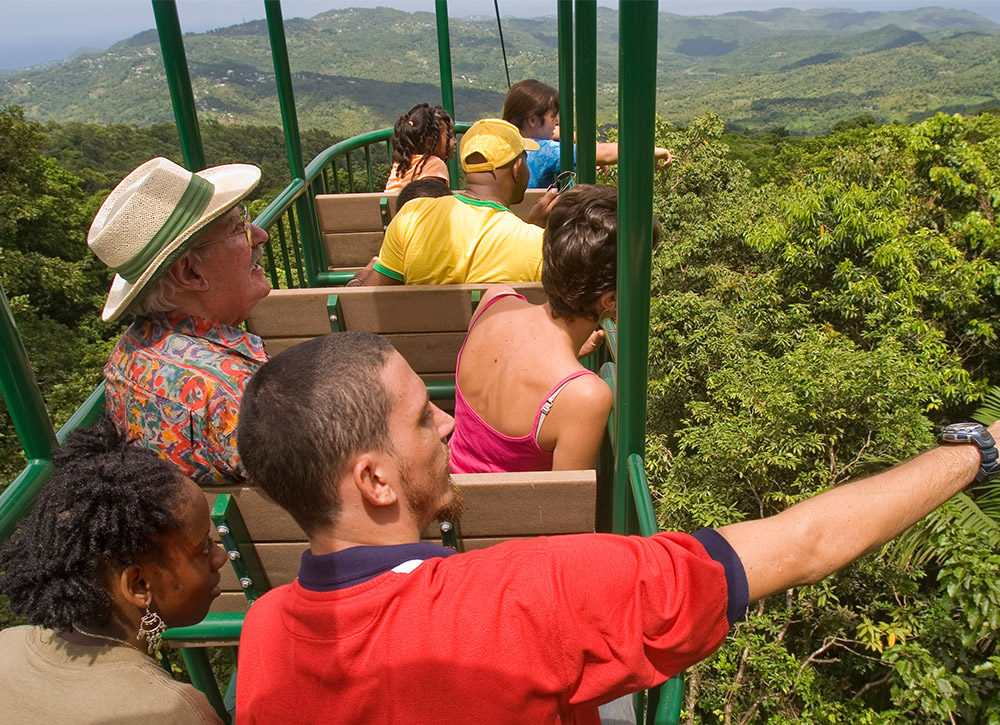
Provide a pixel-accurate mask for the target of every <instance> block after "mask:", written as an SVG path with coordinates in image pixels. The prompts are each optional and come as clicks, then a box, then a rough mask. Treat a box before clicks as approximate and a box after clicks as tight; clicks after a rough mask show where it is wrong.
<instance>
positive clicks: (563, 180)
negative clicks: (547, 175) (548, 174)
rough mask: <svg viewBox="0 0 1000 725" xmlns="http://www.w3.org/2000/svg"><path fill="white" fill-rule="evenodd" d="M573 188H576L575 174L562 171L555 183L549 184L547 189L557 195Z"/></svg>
mask: <svg viewBox="0 0 1000 725" xmlns="http://www.w3.org/2000/svg"><path fill="white" fill-rule="evenodd" d="M574 186H576V172H575V171H563V172H562V173H561V174H559V175H558V176H557V177H556V180H555V181H553V182H552V183H551V184H549V189H555V190H556V192H557V193H559V194H561V193H563V192H564V191H566V189H572V188H573V187H574Z"/></svg>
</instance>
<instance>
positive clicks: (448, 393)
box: [424, 382, 455, 400]
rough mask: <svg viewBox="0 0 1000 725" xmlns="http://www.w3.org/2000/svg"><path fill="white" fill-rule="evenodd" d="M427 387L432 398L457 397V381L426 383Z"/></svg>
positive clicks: (428, 394)
mask: <svg viewBox="0 0 1000 725" xmlns="http://www.w3.org/2000/svg"><path fill="white" fill-rule="evenodd" d="M424 385H426V387H427V396H428V397H429V398H430V399H431V400H449V399H451V398H454V397H455V383H454V382H451V383H444V382H438V383H424Z"/></svg>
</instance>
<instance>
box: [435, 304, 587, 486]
mask: <svg viewBox="0 0 1000 725" xmlns="http://www.w3.org/2000/svg"><path fill="white" fill-rule="evenodd" d="M507 296H514V297H517V298H519V299H521V300H524V297H523V296H522V295H519V294H517V293H516V292H503V293H501V294H498V295H497V296H496V297H493V298H492V299H490V300H489V301H488V302H487V303H486V304H485V305H483V306H482V307H480V309H479V310H477V311H476V317H475V319H474V320H473V322H472V325H470V327H469V331H470V332H471V331H472V327H473V326H475V324H476V322H477V321H478V320H479V317H480V316H481V315H482V314H483V313H484V312H486V310H487V309H489V307H490V305H492V304H493V303H494V302H496V301H497V300H499V299H503V298H504V297H507ZM465 339H466V340H468V339H469V338H468V336H466V338H465ZM464 351H465V343H463V344H462V349H461V350H460V351H459V353H458V363H457V365H456V368H455V369H456V371H457V370H458V368H459V367H460V366H461V364H462V352H464ZM593 374H594V373H592V372H591V371H589V370H577V371H576V372H575V373H572V374H571V375H567V376H566V377H565V378H563V379H562V380H560V381H559V382H558V383H556V384H555V385H554V386H553V387H552V389H551V390H549V393H548V395H547V396H546V397H545V400H543V401H542V404H541V405H539V406H538V410H537V411H536V412H535V422H534V425H532V427H531V432H530V433H529V434H528V435H525V436H518V437H513V436H508V435H504V434H503V433H501V432H500V431H498V430H496V429H495V428H493V426H491V425H490V424H489V423H487V422H486V421H485V420H483V419H482V418H481V417H480V416H479V414H478V413H477V412H476V411H474V410H473V409H472V406H470V405H469V403H468V401H467V400H466V399H465V396H464V395H462V389H461V388H460V387H459V386H458V375H457V373H456V375H455V432H454V433H452V434H451V439H450V440H449V441H448V447H449V448H450V449H451V472H452V473H487V472H504V471H551V470H552V452H551V451H546V450H543V449H542V448H541V447H540V446H539V445H538V441H537V440H536V437H537V435H538V429H539V427H540V426H541V424H542V421H544V420H545V416H546V415H548V413H549V408H550V407H551V406H552V401H553V400H555V398H556V396H557V395H558V394H559V391H560V390H562V389H563V387H565V385H566V383H568V382H569V381H570V380H573V379H575V378H578V377H580V376H581V375H593Z"/></svg>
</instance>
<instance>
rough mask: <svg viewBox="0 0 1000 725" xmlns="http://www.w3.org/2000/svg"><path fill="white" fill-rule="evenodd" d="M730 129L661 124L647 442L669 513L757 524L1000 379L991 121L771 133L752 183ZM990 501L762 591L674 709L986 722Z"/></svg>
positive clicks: (881, 461) (990, 713) (775, 716)
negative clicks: (920, 540) (807, 579)
mask: <svg viewBox="0 0 1000 725" xmlns="http://www.w3.org/2000/svg"><path fill="white" fill-rule="evenodd" d="M723 134H724V131H723V126H722V121H721V119H720V118H718V117H717V116H714V115H713V114H707V115H704V116H701V117H699V118H698V119H696V120H695V122H694V123H692V124H691V126H690V127H689V128H687V129H683V130H679V129H674V128H672V127H669V126H667V125H662V126H660V127H659V128H658V143H660V144H661V145H666V146H668V147H669V148H671V149H672V150H673V151H674V153H675V154H676V156H677V160H676V161H675V162H674V164H673V165H672V166H671V167H670V170H669V171H668V172H666V174H664V175H663V177H662V178H660V179H658V181H657V197H656V200H655V205H656V209H657V212H658V214H659V216H660V219H661V226H662V232H663V233H662V236H661V244H660V248H659V250H658V252H657V254H656V256H655V259H654V271H653V280H654V289H653V298H652V301H651V304H652V322H651V325H652V326H651V333H650V386H649V411H650V418H649V427H650V433H651V435H650V440H649V446H648V450H647V457H648V469H649V470H650V473H651V475H652V477H653V480H654V481H655V482H656V486H657V489H658V495H659V499H660V500H659V513H660V517H661V523H662V524H663V525H664V526H665V527H668V528H676V527H679V528H683V529H689V530H690V529H692V528H696V527H698V526H702V525H718V524H722V523H729V522H732V521H737V520H740V519H745V518H756V517H760V516H767V515H770V514H773V513H776V512H777V511H779V510H781V509H783V508H785V507H787V506H788V505H789V504H791V503H794V502H796V501H798V500H801V499H803V498H805V497H807V496H810V495H813V494H815V493H817V492H819V491H822V490H824V489H826V488H829V487H830V486H835V485H838V484H840V483H842V482H844V481H846V480H848V479H850V478H856V477H858V476H862V475H866V474H869V473H872V472H875V471H877V470H881V469H883V468H884V467H886V466H887V465H890V464H891V463H893V462H895V461H898V460H899V459H902V458H904V457H907V456H909V455H912V454H913V453H916V452H918V451H919V450H921V449H923V448H924V447H926V446H927V445H929V444H930V443H931V442H932V441H933V435H932V429H933V426H934V425H935V424H938V423H941V422H944V421H950V420H961V419H965V418H967V417H968V414H969V411H970V407H971V405H972V404H974V403H975V401H977V400H978V399H979V398H980V397H981V395H982V394H983V392H984V390H985V388H986V386H987V384H988V381H989V380H990V379H993V380H995V379H996V377H997V375H998V373H1000V371H998V370H997V367H996V366H997V361H996V360H995V356H994V355H992V354H991V353H992V349H993V346H994V345H995V338H996V335H997V333H998V331H1000V327H998V325H1000V316H998V314H1000V306H998V305H1000V296H998V292H1000V278H998V272H1000V268H998V267H997V261H998V259H997V253H998V242H1000V237H998V236H997V227H996V213H997V211H998V210H1000V195H998V194H997V191H996V189H997V183H996V181H997V176H996V175H997V173H1000V156H998V154H997V148H998V147H997V144H998V142H1000V125H998V124H997V121H996V118H995V117H993V116H988V115H985V114H984V115H982V116H978V117H971V118H961V117H958V116H954V117H952V116H945V115H938V116H935V117H933V118H931V119H928V120H927V121H924V122H922V123H919V124H916V125H913V126H909V127H905V126H883V127H874V126H871V125H870V124H868V123H858V124H849V125H847V127H845V128H844V129H843V130H842V131H839V132H837V133H834V134H832V135H830V136H828V137H822V138H817V139H812V140H810V141H808V142H803V143H785V142H782V143H781V149H780V151H779V153H778V154H776V155H775V158H774V160H773V161H772V162H771V163H770V165H769V166H767V167H764V166H762V167H761V169H764V173H763V174H762V173H761V172H760V171H759V170H758V172H757V174H756V175H754V174H752V173H751V171H750V170H749V169H748V168H747V167H746V166H745V165H744V164H743V163H741V162H740V161H738V160H736V159H734V158H733V157H732V155H730V154H729V153H728V149H727V147H726V145H725V143H723V141H722V139H723ZM762 176H768V177H769V178H770V179H771V181H770V182H768V183H764V184H756V185H755V184H754V183H753V179H754V178H758V179H759V178H761V177H762ZM984 511H988V509H979V508H978V506H977V505H976V504H975V502H974V499H969V498H968V497H965V498H960V499H956V500H955V501H953V502H951V503H950V504H949V505H948V506H947V507H946V508H944V509H942V510H941V512H940V513H939V514H938V518H937V520H936V526H933V527H930V528H929V529H928V530H927V532H926V533H925V540H927V541H929V542H930V543H929V550H930V551H931V554H932V555H931V556H925V557H923V558H922V559H921V560H919V561H918V560H915V559H914V558H912V557H908V556H905V555H901V552H900V551H895V550H893V549H892V548H889V549H887V550H886V551H885V552H883V553H882V554H880V555H878V556H870V557H868V558H866V559H864V560H862V561H861V562H859V563H857V564H855V565H854V566H851V567H848V568H847V569H845V570H843V571H841V572H839V573H838V574H837V575H835V576H834V577H832V578H830V579H828V580H827V581H826V582H824V583H822V584H820V585H816V586H811V587H802V588H798V589H795V590H790V591H789V592H786V593H785V595H784V596H775V597H772V598H770V599H768V600H765V601H763V602H761V603H759V604H758V605H756V608H755V609H754V611H753V612H752V613H751V616H750V617H749V618H748V619H747V620H746V621H744V622H742V623H740V624H738V625H737V626H736V627H735V629H734V631H733V634H732V636H731V637H730V639H729V641H728V642H727V643H726V645H725V646H724V647H723V648H722V650H721V651H720V652H719V654H717V655H716V656H715V657H713V658H712V659H710V660H708V661H707V662H706V663H703V664H702V665H699V666H698V667H696V668H694V669H693V670H692V672H690V673H689V676H688V682H689V688H688V701H687V702H688V718H689V721H691V722H716V721H722V722H726V723H730V722H782V721H785V720H790V719H797V720H803V721H805V722H941V721H942V720H949V719H951V720H952V721H963V722H986V721H988V720H989V718H991V717H994V716H995V713H996V712H997V698H998V697H1000V678H998V677H997V671H996V665H997V658H996V654H995V642H996V636H997V633H998V625H1000V610H998V604H1000V596H998V585H997V579H996V576H995V571H996V563H997V556H998V555H1000V552H998V548H997V538H996V536H995V532H993V531H992V530H991V528H993V527H995V522H993V519H991V518H990V517H989V515H988V513H984ZM987 522H989V523H987ZM991 524H992V527H991ZM911 552H912V550H911ZM991 572H992V574H991Z"/></svg>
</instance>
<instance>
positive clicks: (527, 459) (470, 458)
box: [449, 186, 618, 473]
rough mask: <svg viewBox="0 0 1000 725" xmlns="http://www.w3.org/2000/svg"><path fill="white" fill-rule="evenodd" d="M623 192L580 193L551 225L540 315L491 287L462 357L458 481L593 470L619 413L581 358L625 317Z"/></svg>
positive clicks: (585, 189) (586, 189)
mask: <svg viewBox="0 0 1000 725" xmlns="http://www.w3.org/2000/svg"><path fill="white" fill-rule="evenodd" d="M617 215H618V202H617V191H616V190H615V189H614V188H612V187H605V186H578V187H576V188H574V189H571V190H570V191H568V192H566V193H565V194H563V195H562V196H561V197H560V199H559V201H558V202H556V204H555V206H554V207H553V209H552V212H551V214H550V215H549V221H548V225H547V227H546V230H545V239H544V243H543V247H542V260H543V261H542V286H543V287H544V289H545V293H546V295H547V296H548V301H547V302H546V303H545V304H543V305H533V304H530V303H529V302H527V301H526V300H525V299H524V297H522V296H521V295H519V294H517V293H516V292H515V291H514V290H513V289H511V288H510V287H505V286H497V287H491V288H490V289H488V290H487V291H486V293H485V294H484V296H483V299H482V302H480V304H479V308H478V310H477V311H476V314H475V316H474V317H473V318H472V322H471V323H470V325H469V333H468V335H467V336H466V338H465V344H464V345H463V346H462V350H461V352H460V353H459V356H458V365H457V372H456V380H455V382H456V385H455V432H454V433H453V434H452V437H451V440H450V441H449V446H450V448H451V468H452V471H453V472H455V473H477V472H486V471H544V470H570V469H581V468H593V467H594V465H595V463H596V462H597V454H598V452H599V451H600V447H601V440H602V438H603V435H604V430H605V427H606V426H607V421H608V414H609V413H610V412H611V402H612V401H611V390H610V389H609V388H608V386H607V385H606V384H605V383H604V381H603V380H601V379H600V378H599V377H598V376H596V375H594V374H593V373H591V372H589V371H588V370H586V369H584V367H583V366H582V365H581V364H580V357H582V356H583V355H584V354H586V353H588V352H590V351H592V350H593V349H594V348H595V347H596V346H597V344H599V342H600V338H601V336H602V333H601V332H599V331H597V330H598V325H599V323H600V320H601V319H602V318H604V317H609V316H614V314H615V312H616V310H617V297H616V292H615V285H616V255H617Z"/></svg>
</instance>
